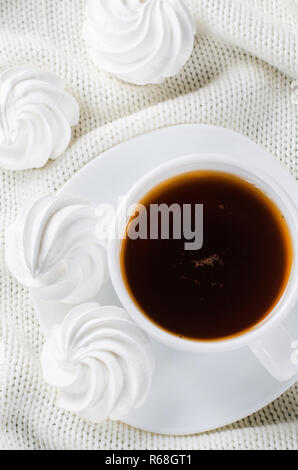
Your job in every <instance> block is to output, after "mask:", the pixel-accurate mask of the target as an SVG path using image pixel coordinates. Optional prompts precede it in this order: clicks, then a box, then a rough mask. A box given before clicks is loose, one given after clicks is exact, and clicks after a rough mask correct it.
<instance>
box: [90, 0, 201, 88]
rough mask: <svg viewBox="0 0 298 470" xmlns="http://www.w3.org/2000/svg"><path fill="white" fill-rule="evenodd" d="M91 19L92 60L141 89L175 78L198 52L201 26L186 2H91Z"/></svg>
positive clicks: (166, 0)
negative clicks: (198, 27) (196, 41)
mask: <svg viewBox="0 0 298 470" xmlns="http://www.w3.org/2000/svg"><path fill="white" fill-rule="evenodd" d="M86 17H87V19H86V21H85V23H84V27H83V37H84V39H85V41H86V43H87V46H88V47H89V52H90V56H91V59H92V60H93V61H94V63H95V64H96V65H97V66H98V67H99V68H101V69H103V70H105V71H107V72H110V73H113V74H114V75H116V76H117V77H118V78H120V79H122V80H124V81H126V82H130V83H134V84H136V85H146V84H149V83H161V82H162V81H163V80H164V79H165V78H166V77H171V76H173V75H176V74H177V73H178V71H179V70H180V69H181V67H183V65H184V64H185V62H186V61H187V60H188V58H189V57H190V55H191V52H192V49H193V44H194V36H195V33H196V26H195V22H194V19H193V17H192V15H191V13H190V11H189V10H188V8H187V7H186V6H185V4H184V2H183V0H113V1H111V0H87V9H86Z"/></svg>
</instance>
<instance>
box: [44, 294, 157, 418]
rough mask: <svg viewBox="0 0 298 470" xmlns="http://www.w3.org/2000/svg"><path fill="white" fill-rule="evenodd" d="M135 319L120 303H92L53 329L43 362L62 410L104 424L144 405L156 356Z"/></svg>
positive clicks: (80, 307)
mask: <svg viewBox="0 0 298 470" xmlns="http://www.w3.org/2000/svg"><path fill="white" fill-rule="evenodd" d="M132 323H133V322H132V320H130V317H129V315H128V314H127V312H126V311H125V310H124V309H123V308H121V307H116V306H101V305H99V304H98V303H95V302H88V303H85V304H81V305H78V306H76V307H74V308H73V309H72V310H70V311H69V313H68V314H67V315H66V316H65V318H64V319H63V320H62V322H61V324H59V326H56V327H55V328H54V327H53V329H52V331H51V333H50V335H49V337H48V339H47V340H46V343H45V345H44V347H43V351H42V361H41V363H42V368H43V369H46V370H43V376H44V378H45V380H46V381H47V382H48V383H49V384H50V385H52V386H56V387H57V388H58V389H59V406H60V407H61V408H63V409H66V410H68V411H72V412H75V413H76V414H78V415H80V416H81V417H83V418H85V419H87V420H89V421H93V422H101V421H103V420H105V419H107V418H110V419H113V420H114V419H121V418H122V417H124V416H125V415H127V413H128V412H129V411H130V410H132V409H133V408H139V407H140V406H142V405H143V404H144V402H145V401H146V398H147V395H148V393H149V391H150V387H151V382H152V376H153V371H154V354H153V349H152V345H151V342H149V341H147V335H146V334H145V333H144V332H143V331H142V330H141V329H140V328H139V327H137V326H136V325H135V327H134V328H132V326H131V325H132ZM63 351H64V355H65V357H64V356H63V357H61V354H62V355H63ZM66 351H67V355H66V353H65V352H66Z"/></svg>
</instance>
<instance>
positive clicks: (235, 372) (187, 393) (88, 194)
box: [34, 125, 298, 434]
mask: <svg viewBox="0 0 298 470" xmlns="http://www.w3.org/2000/svg"><path fill="white" fill-rule="evenodd" d="M192 153H227V154H230V155H236V156H237V157H238V158H239V159H241V160H243V159H244V160H248V159H250V160H253V161H254V162H255V165H256V167H259V168H260V169H265V170H266V171H267V172H270V173H271V175H272V176H274V177H275V178H277V179H278V180H279V182H280V183H281V184H283V185H284V186H286V187H287V189H288V191H290V192H291V194H292V195H293V197H294V198H295V200H296V201H297V206H298V185H297V183H296V181H295V179H294V178H293V177H292V176H291V175H290V173H288V171H287V170H286V169H285V168H283V167H282V166H281V165H280V164H279V163H278V162H277V161H276V160H274V158H273V157H271V156H270V155H268V154H267V152H266V151H265V150H263V149H262V148H261V147H259V146H258V145H256V144H255V143H253V142H252V141H250V140H249V139H247V138H246V137H243V136H241V135H239V134H236V133H234V132H232V131H229V130H226V129H222V128H218V127H213V126H204V125H183V126H175V127H170V128H165V129H162V130H158V131H155V132H152V133H150V134H146V135H143V136H140V137H137V138H135V139H132V140H129V141H128V142H125V143H123V144H121V145H119V146H117V147H114V148H113V149H111V150H109V151H107V152H105V153H104V154H102V155H101V156H100V157H98V158H97V159H95V160H93V161H92V162H91V163H89V164H88V165H86V166H85V167H84V168H83V169H82V170H81V171H79V172H78V174H76V175H75V176H74V177H73V178H72V179H71V180H70V181H69V182H68V183H67V184H66V185H65V186H64V188H63V190H62V193H71V194H73V195H76V196H79V197H82V198H85V199H87V200H90V201H91V202H94V203H99V202H104V203H113V204H115V205H116V203H117V198H118V196H119V195H125V193H126V192H127V191H128V189H129V188H130V187H131V185H132V184H134V183H135V182H136V181H137V180H138V178H140V177H141V176H143V175H144V174H145V173H147V172H148V171H149V170H151V169H153V168H154V167H156V166H157V165H159V164H161V163H163V162H165V161H167V160H169V159H172V158H175V157H177V158H179V157H180V156H183V155H187V154H192ZM97 300H98V301H99V302H100V303H101V304H119V300H118V299H117V297H116V294H115V292H114V290H113V288H112V286H111V285H110V284H109V285H107V287H106V288H105V290H104V292H102V293H101V295H100V296H99V297H98V299H97ZM34 303H35V307H36V310H37V313H38V319H39V321H40V324H41V327H42V329H43V331H44V333H45V335H47V333H48V331H49V328H50V327H51V325H53V324H54V323H55V322H57V321H61V319H62V318H63V316H64V315H65V314H66V312H67V310H68V307H66V306H65V305H58V306H53V305H49V304H42V303H40V302H37V301H36V300H35V301H34ZM287 323H288V324H289V325H290V327H291V329H292V331H297V338H298V315H297V312H293V314H292V315H290V317H288V319H287ZM154 348H155V352H156V359H157V361H156V362H157V366H156V370H155V375H154V379H153V384H152V389H151V393H150V396H149V398H148V400H147V402H146V403H145V405H144V406H143V407H142V408H141V409H138V410H135V411H134V412H132V413H130V414H129V415H128V416H127V418H126V419H125V422H126V423H127V424H130V425H132V426H135V427H137V428H140V429H143V430H146V431H152V432H155V433H165V434H193V433H198V432H203V431H207V430H211V429H215V428H218V427H222V426H224V425H227V424H230V423H232V422H235V421H238V420H239V419H241V418H244V417H246V416H248V415H250V414H252V413H254V412H256V411H257V410H259V409H261V408H263V407H264V406H266V405H267V404H269V403H270V402H271V401H273V400H274V399H276V398H277V397H278V396H280V395H281V394H282V393H283V392H285V391H286V390H287V389H288V388H289V387H290V386H291V385H292V384H294V383H295V381H296V380H297V379H298V375H297V376H296V377H295V378H293V379H292V380H291V381H289V382H282V383H281V382H277V381H276V380H275V379H273V378H272V377H271V376H270V375H269V373H268V372H267V371H266V370H265V369H264V368H263V367H262V366H261V365H260V364H259V363H258V361H257V359H256V358H255V357H254V356H253V354H252V353H251V352H250V350H249V349H248V348H243V349H239V350H237V351H232V352H227V353H221V354H218V353H213V354H212V353H211V354H189V353H182V352H176V351H174V350H171V349H169V348H167V347H165V346H162V345H160V344H158V343H156V342H154Z"/></svg>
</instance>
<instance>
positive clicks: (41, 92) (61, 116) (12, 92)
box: [0, 65, 80, 171]
mask: <svg viewBox="0 0 298 470" xmlns="http://www.w3.org/2000/svg"><path fill="white" fill-rule="evenodd" d="M0 99H1V103H2V107H1V108H0V167H2V168H4V169H8V170H14V171H16V170H28V169H35V168H41V167H43V166H44V165H45V164H46V163H47V162H48V160H55V159H56V158H58V157H60V156H61V155H63V153H64V152H65V151H66V149H67V147H68V146H69V143H70V139H71V127H72V126H74V125H77V124H78V122H79V117H80V109H79V104H78V102H77V100H76V99H75V98H74V97H73V95H71V94H70V93H69V92H68V91H66V89H65V82H64V80H63V79H62V78H60V77H59V76H57V75H56V74H55V73H54V72H51V71H48V70H43V69H39V68H37V67H35V66H32V65H18V66H14V67H12V68H9V69H7V70H5V71H4V72H2V74H1V75H0ZM16 102H17V113H16V106H15V103H16ZM37 109H38V112H36V110H37Z"/></svg>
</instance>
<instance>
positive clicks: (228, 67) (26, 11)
mask: <svg viewBox="0 0 298 470" xmlns="http://www.w3.org/2000/svg"><path fill="white" fill-rule="evenodd" d="M111 1H113V0H111ZM187 3H188V5H189V7H190V8H191V10H192V12H193V13H194V15H195V17H196V20H197V24H198V31H199V34H198V36H197V40H196V43H195V48H194V51H193V54H192V57H191V59H190V60H189V61H188V63H187V65H186V66H185V68H184V69H183V71H182V72H181V73H180V74H179V75H178V76H177V77H175V78H173V79H169V80H167V81H166V82H165V83H164V84H163V85H156V86H147V87H140V88H139V87H135V86H131V85H127V84H124V83H122V82H120V81H118V80H117V79H115V78H113V77H110V76H108V75H107V74H105V73H104V72H101V71H99V70H96V68H95V67H94V66H93V64H92V63H91V62H90V60H89V59H88V56H87V53H86V49H85V45H84V43H83V41H82V39H81V27H82V21H83V16H84V1H83V0H0V71H2V70H4V69H5V68H7V67H10V66H13V65H16V64H23V63H26V64H33V65H37V66H39V67H43V68H47V69H50V70H52V71H55V72H56V73H57V74H58V75H60V76H61V77H63V78H64V79H65V81H66V86H67V89H68V90H69V91H70V92H71V93H73V94H74V96H75V97H76V98H77V100H78V101H79V103H80V107H81V120H80V123H79V125H78V126H77V127H76V128H75V129H74V132H73V139H72V143H71V146H70V147H69V149H68V150H67V152H66V153H65V155H64V156H63V157H62V158H61V159H59V160H57V161H55V162H51V163H48V164H47V165H46V167H45V168H43V169H41V170H33V171H24V172H9V171H1V172H0V215H1V220H0V230H1V241H0V247H1V249H0V300H1V320H2V321H1V329H2V331H1V372H2V373H1V377H2V379H3V380H2V383H1V395H0V447H1V448H4V449H11V448H15V449H297V416H298V409H297V392H298V387H297V385H296V387H293V388H292V389H291V390H289V391H288V392H287V393H286V394H285V395H284V396H282V397H281V398H280V399H278V400H276V401H275V402H274V403H272V404H271V405H269V406H268V407H267V408H265V409H264V410H262V411H260V412H259V413H257V414H255V415H253V416H251V417H249V418H246V419H245V420H243V421H241V422H238V423H236V424H234V425H232V426H229V427H227V428H224V429H220V430H217V431H214V432H209V433H206V434H202V435H196V436H188V437H178V436H177V437H165V436H159V435H153V434H150V433H145V432H141V431H139V430H136V429H132V428H130V427H128V426H126V425H123V424H121V423H117V422H111V421H107V422H105V423H103V424H98V425H95V424H90V423H88V422H86V421H84V420H82V419H80V418H78V417H76V416H74V415H72V414H71V413H68V412H64V411H63V410H60V409H59V408H58V407H57V406H56V398H57V396H56V391H55V390H54V389H52V388H50V387H48V386H47V385H45V384H44V383H43V381H42V377H41V373H40V365H39V353H40V350H41V347H42V343H43V336H42V334H41V332H40V330H39V326H38V323H37V321H36V318H35V314H34V311H33V308H32V304H31V301H30V298H29V295H28V291H27V289H24V288H22V286H20V285H18V284H17V283H16V282H15V281H14V280H13V279H12V278H11V276H10V275H9V274H8V272H7V270H6V268H5V263H4V231H5V228H6V226H7V225H8V224H9V223H10V222H11V221H12V220H13V219H14V218H15V217H16V215H17V212H18V210H19V208H20V206H21V205H22V204H23V203H24V202H26V201H27V200H28V199H32V198H38V197H40V196H42V195H44V194H47V193H53V192H55V191H57V190H58V189H60V188H61V186H62V185H63V184H64V183H65V182H66V181H67V180H68V179H69V178H70V177H71V176H72V175H73V174H74V173H75V172H77V171H78V170H79V169H80V168H82V167H83V166H84V165H85V164H86V163H87V162H88V161H90V160H91V159H93V158H94V157H96V156H97V155H99V154H100V153H101V152H102V151H103V150H106V149H108V148H110V147H111V146H113V145H115V144H118V143H120V142H122V141H124V140H125V139H128V138H129V137H132V136H135V135H138V134H141V133H144V132H146V131H149V130H152V129H157V128H159V127H163V126H167V125H172V124H177V123H208V124H216V125H220V126H224V127H227V128H230V129H234V130H236V131H238V132H241V133H243V134H245V135H247V136H249V137H250V138H251V139H253V140H254V141H256V142H258V143H259V144H261V145H263V146H264V147H265V148H267V150H268V151H269V152H270V153H271V154H272V155H273V157H274V158H276V159H278V160H280V161H281V162H282V163H283V164H284V165H286V166H287V167H288V168H289V169H290V170H291V171H292V173H293V174H294V176H295V177H297V176H298V141H297V125H298V103H297V104H296V105H295V102H294V99H293V93H294V91H293V89H291V84H292V82H293V80H294V78H296V79H297V78H298V57H297V54H298V26H297V25H298V8H296V7H295V2H294V0H188V1H187ZM297 101H298V100H296V102H297ZM140 158H142V156H141V155H140ZM115 171H116V169H115ZM127 171H129V168H128V169H127Z"/></svg>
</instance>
